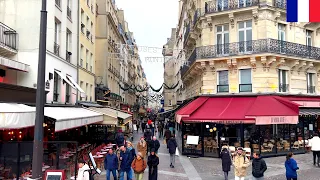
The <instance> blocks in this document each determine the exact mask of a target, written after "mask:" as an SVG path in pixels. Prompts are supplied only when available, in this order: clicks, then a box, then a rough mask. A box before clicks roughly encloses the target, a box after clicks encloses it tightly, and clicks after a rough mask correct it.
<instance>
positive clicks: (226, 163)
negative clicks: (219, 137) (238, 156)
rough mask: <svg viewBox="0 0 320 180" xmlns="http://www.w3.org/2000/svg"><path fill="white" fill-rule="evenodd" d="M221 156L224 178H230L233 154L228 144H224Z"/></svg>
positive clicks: (226, 179)
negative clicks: (231, 154)
mask: <svg viewBox="0 0 320 180" xmlns="http://www.w3.org/2000/svg"><path fill="white" fill-rule="evenodd" d="M220 157H221V160H222V171H223V174H224V179H225V180H228V176H229V171H230V166H231V165H232V162H231V156H230V153H229V150H228V147H227V146H222V151H221V153H220Z"/></svg>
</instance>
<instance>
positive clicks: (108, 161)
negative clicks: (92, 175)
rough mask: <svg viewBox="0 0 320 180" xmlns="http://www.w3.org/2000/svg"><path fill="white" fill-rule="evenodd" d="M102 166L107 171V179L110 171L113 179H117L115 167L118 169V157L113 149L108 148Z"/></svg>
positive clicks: (108, 179)
mask: <svg viewBox="0 0 320 180" xmlns="http://www.w3.org/2000/svg"><path fill="white" fill-rule="evenodd" d="M104 168H105V170H106V172H107V175H106V176H107V180H110V175H111V172H112V176H113V179H114V180H117V171H116V170H117V169H118V157H117V155H116V154H114V153H113V150H112V149H110V150H109V153H108V154H107V156H106V158H105V159H104Z"/></svg>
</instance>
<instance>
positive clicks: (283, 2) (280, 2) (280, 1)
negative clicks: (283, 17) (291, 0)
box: [273, 0, 287, 9]
mask: <svg viewBox="0 0 320 180" xmlns="http://www.w3.org/2000/svg"><path fill="white" fill-rule="evenodd" d="M273 6H274V7H276V8H281V9H287V0H273Z"/></svg>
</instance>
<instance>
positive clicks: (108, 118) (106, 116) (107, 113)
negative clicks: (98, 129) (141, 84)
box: [89, 107, 118, 125]
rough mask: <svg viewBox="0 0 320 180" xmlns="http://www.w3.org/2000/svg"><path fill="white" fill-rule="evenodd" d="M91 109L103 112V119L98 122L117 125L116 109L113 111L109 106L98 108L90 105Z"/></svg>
mask: <svg viewBox="0 0 320 180" xmlns="http://www.w3.org/2000/svg"><path fill="white" fill-rule="evenodd" d="M89 110H91V111H94V112H98V113H101V114H103V121H102V122H99V123H98V124H103V125H117V124H118V116H117V114H116V113H115V112H114V111H111V110H110V109H109V108H97V107H90V108H89Z"/></svg>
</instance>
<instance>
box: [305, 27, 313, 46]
mask: <svg viewBox="0 0 320 180" xmlns="http://www.w3.org/2000/svg"><path fill="white" fill-rule="evenodd" d="M306 45H307V46H312V31H310V30H307V31H306Z"/></svg>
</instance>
